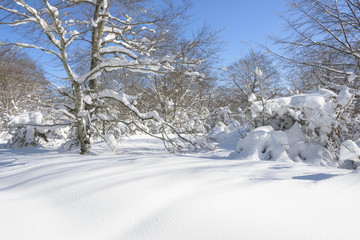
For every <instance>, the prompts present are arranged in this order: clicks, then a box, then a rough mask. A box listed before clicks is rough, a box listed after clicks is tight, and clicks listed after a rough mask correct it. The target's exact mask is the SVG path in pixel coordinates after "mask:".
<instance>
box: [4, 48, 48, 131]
mask: <svg viewBox="0 0 360 240" xmlns="http://www.w3.org/2000/svg"><path fill="white" fill-rule="evenodd" d="M49 89H50V83H49V82H48V81H46V79H45V77H44V74H43V72H42V70H41V69H40V68H39V67H38V66H37V64H36V63H35V62H34V61H32V60H31V59H30V58H29V57H28V56H26V55H25V54H20V53H19V52H16V51H14V49H11V48H10V47H6V46H0V118H1V119H2V124H1V125H3V127H5V126H6V125H7V123H8V121H9V120H10V119H11V117H12V116H15V115H17V114H19V113H21V112H23V111H34V110H38V109H39V108H40V107H45V106H46V105H47V104H50V101H51V99H52V98H51V96H50V95H49V94H48V92H49Z"/></svg>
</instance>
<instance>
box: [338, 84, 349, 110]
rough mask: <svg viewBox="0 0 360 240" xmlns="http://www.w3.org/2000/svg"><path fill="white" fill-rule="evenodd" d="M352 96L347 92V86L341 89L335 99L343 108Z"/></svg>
mask: <svg viewBox="0 0 360 240" xmlns="http://www.w3.org/2000/svg"><path fill="white" fill-rule="evenodd" d="M351 98H352V95H351V94H350V92H349V88H348V87H347V86H345V87H343V88H342V89H341V91H340V93H339V95H338V97H337V100H338V103H339V104H340V105H341V106H342V107H345V106H346V105H348V104H349V103H350V101H351Z"/></svg>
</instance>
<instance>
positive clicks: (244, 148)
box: [230, 126, 290, 161]
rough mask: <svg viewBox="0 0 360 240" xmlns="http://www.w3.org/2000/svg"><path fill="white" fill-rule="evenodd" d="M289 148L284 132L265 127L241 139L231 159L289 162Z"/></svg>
mask: <svg viewBox="0 0 360 240" xmlns="http://www.w3.org/2000/svg"><path fill="white" fill-rule="evenodd" d="M288 146H289V144H288V137H287V135H286V134H285V133H284V132H281V131H274V129H273V128H272V127H271V126H263V127H259V128H256V129H254V130H252V131H251V132H249V133H248V135H247V136H246V137H245V138H244V139H241V140H240V141H239V142H238V144H237V147H236V150H235V152H233V153H231V154H230V158H236V159H257V160H278V161H288V160H290V158H289V156H288V154H287V150H288Z"/></svg>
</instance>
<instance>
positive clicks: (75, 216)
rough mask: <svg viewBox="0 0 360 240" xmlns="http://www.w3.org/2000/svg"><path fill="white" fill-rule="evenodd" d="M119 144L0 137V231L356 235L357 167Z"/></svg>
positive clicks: (197, 239)
mask: <svg viewBox="0 0 360 240" xmlns="http://www.w3.org/2000/svg"><path fill="white" fill-rule="evenodd" d="M233 146H234V147H235V146H236V143H235V144H233ZM120 149H122V150H123V151H122V152H121V151H120V153H119V154H118V155H114V154H112V153H110V152H109V151H108V150H106V147H105V145H104V144H103V143H98V144H96V145H95V147H94V148H93V149H92V154H91V155H90V156H86V157H84V156H80V155H78V154H74V153H65V152H58V151H52V150H46V149H39V148H23V149H6V148H4V147H3V146H0V239H4V240H8V239H16V240H20V239H36V240H41V239H46V240H48V239H52V240H54V239H76V240H81V239H84V240H91V239H96V240H99V239H113V240H119V239H120V240H122V239H127V240H146V239H149V240H150V239H151V240H173V239H179V240H180V239H181V240H185V239H186V240H190V239H194V240H211V239H214V240H219V239H226V240H229V239H234V240H235V239H236V240H239V239H241V240H246V239H251V240H257V239H259V240H260V239H266V240H272V239H274V240H281V239H284V240H285V239H286V240H291V239H299V240H300V239H301V240H304V239H306V240H309V239H314V240H315V239H316V240H319V239H324V240H331V239H334V240H339V239H342V240H346V239H353V240H355V239H356V240H357V239H360V231H359V224H360V205H359V199H360V173H359V171H350V170H345V169H337V168H329V167H321V166H313V165H307V164H305V163H301V162H300V163H295V162H290V161H283V162H280V161H259V160H253V159H247V160H240V159H229V158H227V156H228V155H229V153H230V152H231V151H232V150H233V149H232V150H229V149H218V150H217V151H215V152H211V153H197V154H187V155H171V154H170V153H168V152H166V151H165V150H163V148H162V144H161V142H159V141H158V140H154V139H152V138H149V137H146V136H134V137H131V138H129V139H128V138H124V139H123V141H122V143H121V144H120Z"/></svg>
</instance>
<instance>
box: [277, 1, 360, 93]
mask: <svg viewBox="0 0 360 240" xmlns="http://www.w3.org/2000/svg"><path fill="white" fill-rule="evenodd" d="M289 16H290V17H284V19H285V20H286V23H287V25H288V30H289V34H288V36H286V37H285V38H282V39H281V38H275V41H276V42H277V43H280V44H281V45H282V46H283V47H284V48H285V49H286V50H287V52H286V53H287V55H288V56H287V57H284V56H283V57H281V58H282V59H283V60H286V61H287V62H290V63H292V64H293V65H295V66H297V67H300V68H301V72H305V71H307V74H306V75H311V76H312V77H311V78H313V81H317V83H318V85H321V86H328V87H331V88H333V89H337V91H339V90H340V89H339V87H337V85H342V84H346V85H348V86H349V87H351V88H352V89H353V90H356V91H358V90H359V89H360V81H354V80H355V79H356V78H357V75H358V73H359V67H360V51H359V47H360V45H359V41H358V39H359V36H360V2H359V1H358V0H339V1H334V0H325V1H323V0H322V1H319V0H294V1H291V2H290V11H289ZM314 79H315V80H314Z"/></svg>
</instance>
